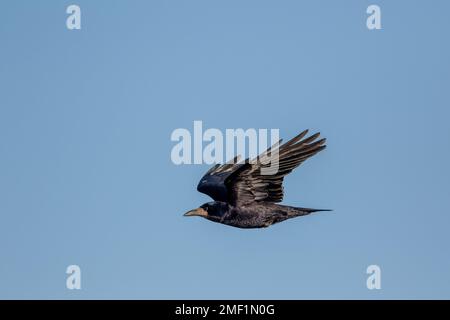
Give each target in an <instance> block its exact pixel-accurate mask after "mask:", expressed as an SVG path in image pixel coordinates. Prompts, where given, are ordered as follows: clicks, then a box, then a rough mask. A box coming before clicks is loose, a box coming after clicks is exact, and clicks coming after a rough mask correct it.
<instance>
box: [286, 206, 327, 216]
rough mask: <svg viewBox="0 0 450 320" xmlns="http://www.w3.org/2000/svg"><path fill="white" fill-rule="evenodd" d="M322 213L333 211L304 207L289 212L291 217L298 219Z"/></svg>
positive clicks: (293, 208)
mask: <svg viewBox="0 0 450 320" xmlns="http://www.w3.org/2000/svg"><path fill="white" fill-rule="evenodd" d="M320 211H333V210H332V209H313V208H302V207H291V210H290V212H289V216H291V217H298V216H306V215H308V214H311V213H314V212H320Z"/></svg>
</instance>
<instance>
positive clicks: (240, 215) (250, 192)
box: [185, 130, 325, 228]
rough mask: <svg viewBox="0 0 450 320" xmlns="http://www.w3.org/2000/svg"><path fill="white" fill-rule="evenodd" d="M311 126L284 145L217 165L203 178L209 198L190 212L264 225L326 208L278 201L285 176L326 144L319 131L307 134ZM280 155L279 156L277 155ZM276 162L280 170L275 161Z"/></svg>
mask: <svg viewBox="0 0 450 320" xmlns="http://www.w3.org/2000/svg"><path fill="white" fill-rule="evenodd" d="M307 132H308V131H307V130H305V131H303V132H302V133H301V134H299V135H298V136H297V137H295V138H293V139H292V140H290V141H289V142H287V143H285V144H283V145H281V140H280V141H279V142H278V143H276V144H275V145H273V146H272V147H271V148H269V149H268V150H266V151H265V152H264V153H262V154H261V155H259V156H258V158H257V159H255V160H251V161H250V160H249V159H247V160H246V161H244V162H243V163H241V162H239V161H238V159H239V157H236V158H235V159H233V160H232V161H231V162H229V163H226V164H223V165H216V166H214V167H213V168H211V169H210V170H209V171H208V172H207V173H206V174H205V175H204V176H203V178H202V179H201V180H200V182H199V184H198V186H197V190H198V191H200V192H203V193H205V194H207V195H209V196H211V197H212V198H213V199H214V200H215V201H213V202H208V203H205V204H203V205H202V206H200V207H199V208H197V209H195V210H191V211H189V212H187V213H186V214H185V215H186V216H201V217H203V218H206V219H208V220H210V221H213V222H217V223H221V224H225V225H229V226H233V227H238V228H264V227H268V226H270V225H272V224H275V223H278V222H282V221H284V220H287V219H290V218H294V217H299V216H304V215H308V214H310V213H311V212H316V211H325V210H320V209H309V208H300V207H291V206H286V205H280V204H277V202H280V201H281V200H282V199H283V186H282V183H283V179H284V177H285V176H286V175H287V174H288V173H290V172H291V171H292V170H293V169H294V168H296V167H297V166H299V165H300V164H301V163H302V162H303V161H304V160H306V159H307V158H309V157H311V156H313V155H314V154H316V153H317V152H319V151H321V150H323V149H324V148H325V145H324V143H325V139H321V140H318V141H315V139H316V138H317V137H318V136H319V134H318V133H317V134H314V135H312V136H310V137H308V138H305V139H303V138H304V136H305V135H306V134H307ZM275 157H276V158H275ZM274 163H275V164H276V168H275V169H276V170H275V171H274V170H272V171H269V169H273V168H272V165H273V164H274Z"/></svg>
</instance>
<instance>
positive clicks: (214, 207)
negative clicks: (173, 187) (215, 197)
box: [184, 201, 227, 218]
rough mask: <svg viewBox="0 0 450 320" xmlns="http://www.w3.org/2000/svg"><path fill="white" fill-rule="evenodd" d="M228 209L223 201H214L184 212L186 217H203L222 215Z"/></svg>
mask: <svg viewBox="0 0 450 320" xmlns="http://www.w3.org/2000/svg"><path fill="white" fill-rule="evenodd" d="M226 210H227V205H226V204H225V203H223V202H219V201H214V202H207V203H205V204H202V205H201V206H200V207H199V208H197V209H193V210H190V211H188V212H186V213H185V214H184V216H185V217H193V216H199V217H203V218H211V217H221V216H222V215H223V214H224V213H225V212H226Z"/></svg>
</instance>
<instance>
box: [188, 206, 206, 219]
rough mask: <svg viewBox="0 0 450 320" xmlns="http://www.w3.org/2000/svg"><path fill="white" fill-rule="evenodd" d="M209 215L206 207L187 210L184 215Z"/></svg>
mask: <svg viewBox="0 0 450 320" xmlns="http://www.w3.org/2000/svg"><path fill="white" fill-rule="evenodd" d="M207 215H208V212H207V211H206V210H205V209H203V208H197V209H194V210H191V211H188V212H186V213H185V214H184V215H183V216H185V217H193V216H200V217H206V216H207Z"/></svg>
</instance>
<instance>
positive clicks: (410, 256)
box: [0, 0, 450, 299]
mask: <svg viewBox="0 0 450 320" xmlns="http://www.w3.org/2000/svg"><path fill="white" fill-rule="evenodd" d="M72 3H76V4H78V5H80V7H81V10H82V29H81V30H79V31H69V30H67V28H66V22H65V20H66V17H67V14H66V13H65V10H66V7H67V6H68V5H70V4H72ZM372 3H375V4H378V5H380V7H381V10H382V28H383V29H382V30H378V31H369V30H368V29H367V28H366V17H367V15H366V12H365V11H366V8H367V6H368V5H369V4H372ZM449 12H450V3H449V2H448V1H433V2H432V3H431V2H430V1H424V0H422V1H356V0H353V1H331V0H330V1H313V0H309V1H260V0H258V1H256V0H254V1H250V0H246V1H237V0H233V1H218V0H215V1H209V0H208V1H206V0H204V1H199V0H194V1H179V0H176V1H175V0H173V1H75V2H72V1H39V2H38V1H12V0H8V1H3V2H2V4H1V10H0V41H1V42H0V92H1V93H0V217H1V222H0V298H45V299H46V298H63V299H66V298H67V299H74V298H88V299H89V298H153V299H158V298H191V299H196V298H210V299H216V298H237V299H239V298H264V299H270V298H287V299H300V298H362V299H366V298H367V299H379V298H447V299H448V298H450V254H449V245H450V233H449V225H450V210H449V208H450V196H449V190H450V188H449V187H450V169H449V165H448V164H449V163H450V143H449V137H450V125H449V117H450V110H449V108H450V97H449V84H450V59H449V57H450V44H449V31H450V19H449V18H448V15H449ZM194 120H202V121H203V123H204V126H205V127H207V128H219V129H221V130H225V129H226V128H279V129H280V134H281V136H282V137H284V138H290V137H292V136H294V135H295V134H297V133H298V132H300V131H302V130H303V129H305V128H311V129H312V130H314V131H320V132H321V133H322V134H323V135H324V136H325V137H327V138H328V148H327V149H326V150H325V151H324V152H322V153H320V154H319V155H317V156H316V157H314V158H313V159H311V160H309V161H307V162H306V163H304V164H303V165H302V166H301V167H300V168H298V169H297V170H296V171H294V172H293V173H292V174H291V175H289V177H288V178H287V179H286V183H285V190H286V196H285V203H287V204H291V205H297V206H304V207H325V208H333V209H334V212H333V213H332V214H331V213H321V214H317V215H314V216H309V217H304V218H298V219H294V220H291V221H288V222H284V223H281V224H278V225H275V226H273V227H271V228H268V229H262V230H240V229H235V228H231V227H226V226H222V225H219V224H214V223H211V222H209V221H206V220H203V219H200V218H198V219H194V218H190V219H188V218H184V217H182V214H183V213H184V212H185V211H186V210H188V209H192V208H195V207H197V206H198V205H200V204H202V203H204V202H206V201H209V198H208V197H207V196H205V195H203V194H200V193H198V192H197V191H196V185H197V182H198V179H199V178H200V177H201V175H202V174H203V172H204V171H205V170H206V169H207V166H205V165H184V166H183V165H182V166H175V165H174V164H173V163H172V162H171V160H170V151H171V148H172V147H173V145H174V143H173V142H171V141H170V134H171V132H172V131H173V130H174V129H176V128H192V124H193V121H194ZM71 264H77V265H79V266H80V267H81V270H82V289H81V290H79V291H76V290H73V291H69V290H67V289H66V287H65V282H66V276H67V275H66V274H65V270H66V267H67V266H68V265H71ZM370 264H377V265H379V266H380V267H381V270H382V289H381V290H379V291H376V290H372V291H369V290H368V289H367V288H366V277H367V275H366V268H367V266H368V265H370Z"/></svg>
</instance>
